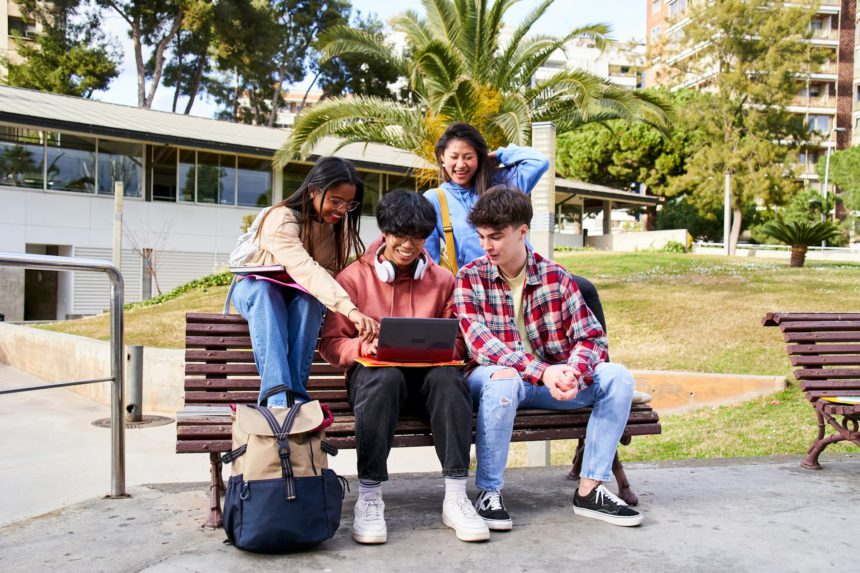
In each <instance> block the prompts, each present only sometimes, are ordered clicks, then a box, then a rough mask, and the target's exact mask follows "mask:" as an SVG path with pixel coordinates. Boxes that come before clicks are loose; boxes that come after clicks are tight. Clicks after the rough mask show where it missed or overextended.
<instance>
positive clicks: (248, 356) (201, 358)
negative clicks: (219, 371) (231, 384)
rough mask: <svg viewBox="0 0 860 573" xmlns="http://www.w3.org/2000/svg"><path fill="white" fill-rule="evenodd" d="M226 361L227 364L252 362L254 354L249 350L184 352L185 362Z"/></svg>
mask: <svg viewBox="0 0 860 573" xmlns="http://www.w3.org/2000/svg"><path fill="white" fill-rule="evenodd" d="M219 360H226V361H229V362H234V363H235V362H239V363H244V362H251V363H253V362H254V353H253V352H252V351H251V350H186V351H185V362H216V361H219Z"/></svg>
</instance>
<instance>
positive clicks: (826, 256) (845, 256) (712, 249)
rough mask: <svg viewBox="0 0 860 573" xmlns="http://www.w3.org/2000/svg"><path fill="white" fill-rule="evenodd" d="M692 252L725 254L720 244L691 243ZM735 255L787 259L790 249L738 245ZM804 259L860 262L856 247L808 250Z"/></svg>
mask: <svg viewBox="0 0 860 573" xmlns="http://www.w3.org/2000/svg"><path fill="white" fill-rule="evenodd" d="M693 252H694V253H695V254H697V255H717V256H722V255H725V251H724V250H723V247H722V246H721V245H717V246H714V245H708V246H703V245H698V244H694V245H693ZM735 256H736V257H738V258H744V257H746V258H750V259H777V260H785V261H787V260H789V259H790V258H791V250H790V249H788V248H787V247H786V248H783V249H776V248H772V247H764V248H754V247H749V248H744V247H738V249H737V251H736V252H735ZM806 259H807V260H810V261H843V262H853V263H860V250H858V249H844V248H843V249H827V250H824V251H821V250H809V251H807V252H806Z"/></svg>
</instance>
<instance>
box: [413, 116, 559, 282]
mask: <svg viewBox="0 0 860 573" xmlns="http://www.w3.org/2000/svg"><path fill="white" fill-rule="evenodd" d="M435 151H436V161H437V163H438V164H439V172H440V175H441V178H442V181H443V183H442V185H440V186H439V188H438V189H431V190H429V191H427V192H426V193H424V196H425V197H427V199H428V200H429V201H430V202H431V203H432V204H433V207H434V208H435V209H436V228H435V229H434V230H433V233H432V234H431V235H430V236H429V237H428V238H427V242H426V243H425V248H426V249H427V252H428V253H429V254H430V256H431V257H433V260H435V261H436V262H437V263H438V262H439V253H440V250H441V245H442V244H443V243H444V242H445V233H444V231H443V223H442V211H441V207H440V205H439V193H444V194H445V199H446V202H447V204H448V212H449V213H450V217H451V226H452V227H453V234H454V245H455V250H456V252H457V268H458V269H459V268H460V267H462V266H463V265H465V264H468V263H470V262H472V261H473V260H474V259H476V258H478V257H482V256H483V255H484V250H483V249H482V248H481V244H480V241H479V240H478V233H477V232H476V231H475V229H473V228H472V227H471V225H469V223H468V222H467V221H468V215H469V213H470V212H471V211H472V207H474V206H475V202H476V201H477V200H478V197H480V196H481V194H483V193H484V192H485V191H486V190H487V189H489V188H490V187H492V186H494V185H499V184H505V185H509V186H512V187H516V188H517V189H520V190H521V191H522V192H523V193H526V194H527V195H528V194H530V193H531V191H532V189H533V188H534V186H535V185H536V184H537V182H538V180H539V179H540V178H541V175H543V174H544V173H545V172H546V170H547V169H549V161H548V160H547V158H546V156H545V155H544V154H542V153H541V152H539V151H537V150H536V149H533V148H531V147H518V146H516V145H508V146H507V147H500V148H499V149H498V150H496V151H493V152H492V153H490V152H489V149H488V148H487V142H486V141H485V140H484V137H483V136H482V135H481V133H480V132H479V131H478V130H477V129H475V128H474V127H472V126H471V125H469V124H467V123H453V124H451V125H450V126H448V129H446V130H445V133H444V134H442V137H440V138H439V141H438V142H437V143H436V150H435ZM549 255H551V253H550V254H549ZM451 270H452V271H453V272H454V273H455V274H456V272H457V269H451Z"/></svg>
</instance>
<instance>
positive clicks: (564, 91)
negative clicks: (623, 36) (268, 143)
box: [278, 0, 669, 162]
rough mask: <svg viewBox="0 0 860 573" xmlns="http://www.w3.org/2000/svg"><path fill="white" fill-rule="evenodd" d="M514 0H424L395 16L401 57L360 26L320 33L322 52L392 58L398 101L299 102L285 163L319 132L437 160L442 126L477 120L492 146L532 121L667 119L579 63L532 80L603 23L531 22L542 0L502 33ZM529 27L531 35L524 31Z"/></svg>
mask: <svg viewBox="0 0 860 573" xmlns="http://www.w3.org/2000/svg"><path fill="white" fill-rule="evenodd" d="M519 1H520V0H492V1H490V0H422V3H423V5H424V9H425V11H426V17H421V16H420V15H419V14H418V13H416V12H414V11H407V12H405V13H403V14H401V15H399V16H396V17H395V18H394V19H393V20H392V21H391V23H392V27H393V29H394V30H395V32H399V33H402V35H403V37H404V38H405V41H406V45H407V56H399V55H397V54H393V53H392V51H391V49H390V47H388V46H385V45H381V44H380V43H379V42H378V39H377V38H376V37H374V36H373V35H371V34H368V33H366V32H364V31H362V30H357V29H353V28H349V27H344V26H342V27H338V28H335V29H332V30H330V31H329V32H327V33H326V34H324V35H323V36H322V38H321V50H322V53H323V57H324V58H327V59H328V58H334V57H337V56H343V55H347V54H350V55H360V56H363V57H365V58H367V59H368V61H380V60H381V61H385V62H388V63H390V64H391V65H393V66H395V67H396V68H397V69H398V70H399V72H400V75H401V76H402V77H403V78H405V80H406V82H407V88H406V98H405V101H402V102H396V101H392V100H384V99H381V98H377V97H362V96H356V97H351V98H346V97H335V98H332V99H329V100H325V101H322V102H320V103H317V104H316V105H314V106H313V107H311V108H308V109H306V110H304V111H303V112H302V113H301V114H300V115H299V117H298V118H297V120H296V125H295V129H294V131H293V136H292V138H291V139H290V141H289V142H288V143H287V144H286V145H285V147H284V148H283V149H282V150H281V152H280V153H279V154H278V159H279V160H280V161H282V162H286V161H288V160H289V159H291V158H293V157H306V156H308V155H309V154H310V153H311V151H312V150H313V148H314V146H315V145H316V144H317V143H318V142H319V141H320V139H322V138H323V137H325V136H328V135H335V136H338V137H341V138H343V139H344V143H343V144H342V145H347V144H349V143H382V144H385V145H390V146H393V147H396V148H399V149H404V150H407V151H411V152H414V153H416V154H418V155H420V156H422V157H424V158H425V159H428V160H430V161H433V162H435V160H434V157H433V147H434V145H435V143H436V141H437V139H438V138H439V136H441V135H442V133H443V131H444V130H445V128H446V127H447V125H448V124H449V123H451V122H454V121H465V122H468V123H471V124H472V125H474V126H475V127H477V128H478V129H479V130H480V131H481V133H483V134H484V136H485V137H486V139H487V142H488V143H489V144H490V147H491V149H492V148H493V147H494V146H496V145H500V144H504V143H514V144H518V145H524V144H526V143H527V142H528V139H529V135H530V131H531V124H532V122H535V121H548V120H551V121H553V122H554V123H555V125H556V127H557V128H558V129H559V131H566V130H570V129H574V128H576V127H578V126H580V125H583V124H585V123H589V122H602V121H606V120H609V119H618V118H621V119H627V120H641V121H646V122H648V123H651V124H652V125H657V126H659V127H665V126H666V123H667V118H668V113H669V111H668V110H669V107H668V104H666V103H664V102H663V101H662V100H660V99H658V98H656V97H655V96H653V95H651V94H648V93H645V92H641V91H633V90H628V89H625V88H622V87H619V86H616V85H613V84H611V83H609V82H608V81H606V80H603V79H602V78H599V77H597V76H595V75H593V74H590V73H588V72H586V71H584V70H565V71H560V72H558V73H557V74H555V75H553V76H551V77H548V78H544V79H539V78H536V77H535V73H536V72H537V71H538V69H539V68H540V67H541V66H542V65H543V64H544V63H545V62H546V61H547V59H548V58H549V57H550V56H551V55H552V54H553V52H555V51H556V50H563V49H564V45H565V43H566V42H567V41H569V40H570V39H571V38H574V37H578V36H587V37H589V38H591V39H592V40H593V42H594V43H595V45H597V46H598V47H601V48H602V47H604V46H605V45H606V43H607V41H608V40H607V34H608V33H609V28H608V26H606V25H604V24H593V25H588V26H583V27H581V28H576V29H574V30H571V32H570V33H569V34H567V35H566V36H563V37H559V38H555V37H550V36H540V35H532V36H529V31H530V30H531V28H532V26H533V25H534V24H535V22H536V21H537V20H538V19H539V18H540V17H541V16H542V15H543V14H544V12H545V11H546V9H547V8H549V6H550V5H552V4H553V3H554V2H555V0H544V1H543V2H541V3H540V5H539V6H537V7H536V8H535V9H534V10H533V11H532V12H531V14H529V15H528V16H527V17H526V18H525V20H524V21H523V22H521V23H520V25H519V26H518V27H517V28H516V29H515V30H514V31H513V34H512V35H511V37H510V39H509V40H508V41H507V42H503V41H502V19H503V17H504V15H505V13H506V12H507V11H508V9H509V8H510V7H511V6H513V5H514V4H516V3H517V2H519ZM526 36H528V37H526Z"/></svg>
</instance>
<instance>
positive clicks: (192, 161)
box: [178, 149, 197, 203]
mask: <svg viewBox="0 0 860 573" xmlns="http://www.w3.org/2000/svg"><path fill="white" fill-rule="evenodd" d="M196 162H197V152H196V151H194V150H193V149H180V150H179V167H178V174H179V200H180V201H189V202H191V203H193V202H194V201H195V199H196V197H197V192H196V191H197V177H196V173H195V169H194V166H195V165H196Z"/></svg>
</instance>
